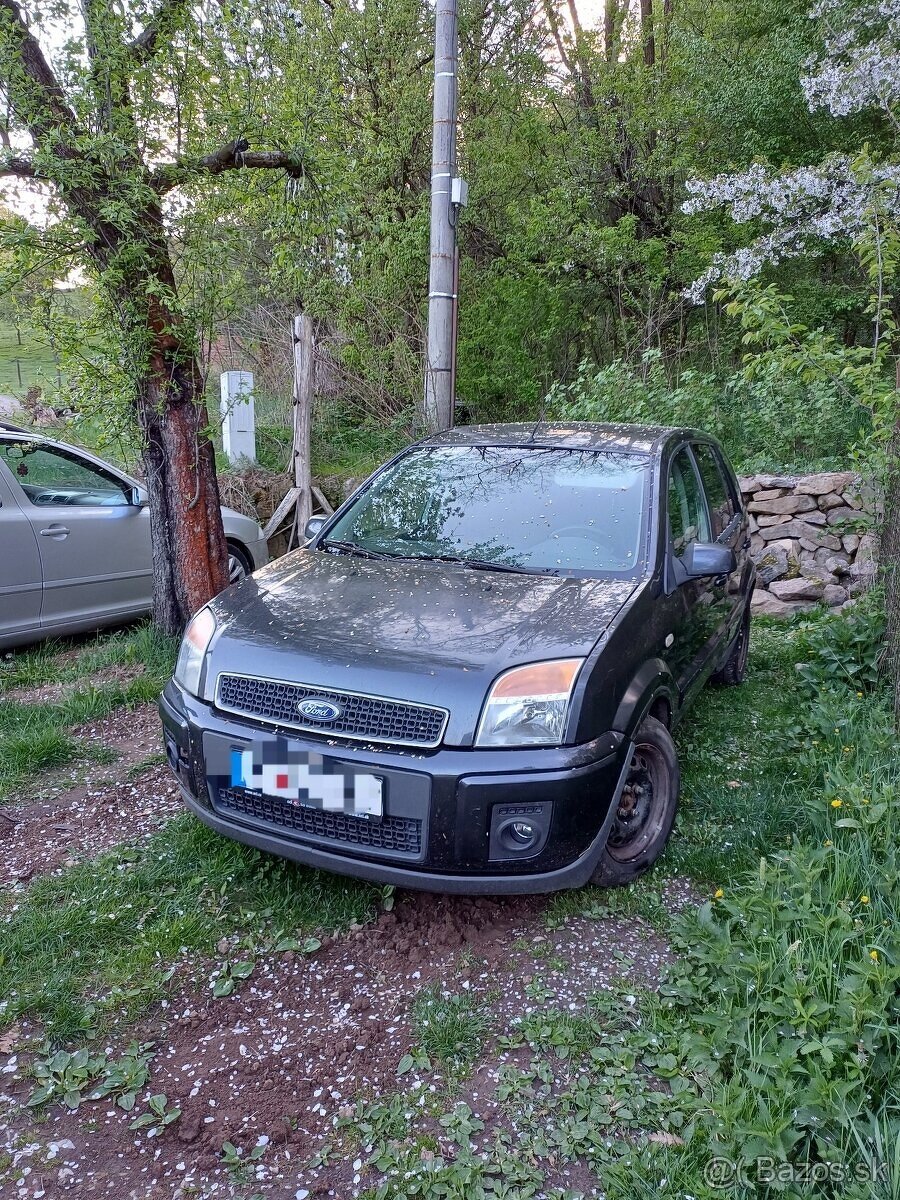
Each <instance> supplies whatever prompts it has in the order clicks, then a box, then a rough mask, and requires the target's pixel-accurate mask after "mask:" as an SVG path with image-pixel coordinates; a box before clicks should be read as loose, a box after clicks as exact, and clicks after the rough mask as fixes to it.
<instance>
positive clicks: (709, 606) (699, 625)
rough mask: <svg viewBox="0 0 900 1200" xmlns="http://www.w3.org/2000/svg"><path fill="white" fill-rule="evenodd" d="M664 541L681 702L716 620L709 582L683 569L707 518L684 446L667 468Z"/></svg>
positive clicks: (704, 533) (671, 654)
mask: <svg viewBox="0 0 900 1200" xmlns="http://www.w3.org/2000/svg"><path fill="white" fill-rule="evenodd" d="M666 497H667V502H666V508H667V521H668V538H669V554H668V558H669V561H668V563H667V577H668V581H667V597H666V603H665V609H666V615H667V617H668V620H669V624H670V626H671V628H670V629H669V632H668V635H667V636H668V638H669V639H671V641H670V642H668V643H667V648H666V652H665V658H666V661H667V662H668V663H669V665H670V666H671V668H672V673H673V674H674V675H675V678H676V680H677V682H678V690H679V692H680V693H681V696H682V699H685V698H686V697H687V696H688V694H689V693H690V692H691V691H693V689H694V687H695V686H699V684H700V683H701V682H702V679H703V677H702V674H701V672H702V669H703V666H704V664H705V662H706V659H707V654H708V650H707V646H708V643H709V640H710V638H711V637H712V636H713V627H714V624H715V620H716V613H715V600H716V597H715V584H714V582H713V580H712V579H709V578H703V579H690V578H688V577H687V575H686V572H685V569H684V567H683V565H682V560H683V558H684V555H685V552H686V551H687V549H688V547H689V546H690V545H691V543H693V542H708V541H709V540H710V525H709V513H708V512H707V508H706V500H705V498H704V495H703V491H702V489H701V487H700V479H699V477H698V475H697V472H696V470H695V468H694V462H693V459H692V458H691V454H690V451H689V450H688V448H687V447H686V446H683V447H682V448H681V449H680V450H679V451H678V453H677V454H676V455H675V457H674V458H673V459H672V462H671V463H670V465H669V478H668V486H667V492H666Z"/></svg>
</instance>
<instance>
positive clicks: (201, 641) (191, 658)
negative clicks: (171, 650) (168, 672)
mask: <svg viewBox="0 0 900 1200" xmlns="http://www.w3.org/2000/svg"><path fill="white" fill-rule="evenodd" d="M215 632H216V618H215V617H214V616H213V614H212V610H211V609H208V608H201V609H200V611H199V612H198V613H197V614H196V616H194V617H192V618H191V620H190V621H189V622H188V627H187V629H185V631H184V637H183V638H182V641H181V649H180V650H179V651H178V662H177V663H176V664H175V682H176V683H178V684H180V685H181V686H182V687H183V688H184V690H185V691H186V692H190V693H191V695H192V696H199V695H200V672H201V671H202V670H203V659H204V657H205V656H206V651H207V649H208V648H209V643H210V642H211V641H212V636H213V634H214V633H215Z"/></svg>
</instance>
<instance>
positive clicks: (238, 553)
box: [228, 542, 253, 583]
mask: <svg viewBox="0 0 900 1200" xmlns="http://www.w3.org/2000/svg"><path fill="white" fill-rule="evenodd" d="M252 574H253V563H251V561H250V556H249V555H248V554H247V551H246V550H245V549H244V548H243V546H239V545H238V544H237V542H229V543H228V582H229V583H239V582H240V580H242V579H246V578H247V576H248V575H252Z"/></svg>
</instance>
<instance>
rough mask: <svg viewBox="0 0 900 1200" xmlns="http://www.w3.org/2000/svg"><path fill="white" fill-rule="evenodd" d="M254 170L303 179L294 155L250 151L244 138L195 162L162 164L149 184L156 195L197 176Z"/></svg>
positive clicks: (287, 152)
mask: <svg viewBox="0 0 900 1200" xmlns="http://www.w3.org/2000/svg"><path fill="white" fill-rule="evenodd" d="M245 167H247V168H252V169H254V170H269V171H273V170H275V171H286V172H287V173H288V175H290V176H291V177H292V178H293V179H305V178H306V168H305V166H304V164H303V161H302V159H301V158H300V157H299V155H298V154H295V153H292V152H291V151H287V150H251V149H250V144H249V142H247V140H246V139H245V138H240V139H239V140H238V141H236V142H229V143H228V144H227V145H225V146H221V147H220V148H219V149H218V150H214V151H213V152H212V154H205V155H203V156H201V157H199V158H182V159H179V160H178V162H174V163H164V164H163V165H162V166H161V167H157V168H156V170H155V171H154V172H153V174H152V176H151V180H150V181H151V183H152V185H153V186H154V187H155V188H156V190H157V192H159V193H160V194H162V193H164V192H168V191H170V190H171V189H172V188H175V187H180V186H181V184H183V183H188V182H189V181H190V180H191V179H194V178H196V177H197V176H198V175H221V174H222V172H223V171H240V170H242V169H244V168H245Z"/></svg>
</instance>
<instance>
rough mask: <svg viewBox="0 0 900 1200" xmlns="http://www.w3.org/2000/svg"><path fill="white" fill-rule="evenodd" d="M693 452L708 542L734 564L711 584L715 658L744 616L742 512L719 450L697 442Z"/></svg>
mask: <svg viewBox="0 0 900 1200" xmlns="http://www.w3.org/2000/svg"><path fill="white" fill-rule="evenodd" d="M692 450H693V453H694V461H695V462H696V464H697V470H698V471H699V473H700V480H701V482H702V484H703V491H704V494H705V496H706V503H707V508H708V511H709V521H710V534H711V540H712V541H714V542H718V543H719V544H720V545H722V546H730V547H731V549H732V550H733V551H734V555H735V560H736V562H737V569H736V570H735V571H733V572H732V573H731V574H730V575H728V576H727V577H724V578H719V579H717V580H714V581H713V613H712V614H711V615H712V618H713V619H712V630H711V640H712V643H713V644H712V645H711V646H710V653H711V654H714V653H715V652H716V651H717V649H718V647H719V645H720V644H723V643H727V642H728V641H730V639H731V635H732V633H733V632H735V631H736V630H737V626H738V623H739V621H740V619H741V616H742V613H743V603H742V595H743V593H742V588H741V579H742V576H743V571H744V566H745V564H746V559H747V547H746V546H744V545H743V543H744V540H745V530H744V519H743V509H742V507H741V504H740V501H739V500H738V498H737V495H736V494H735V493H736V489H735V486H734V484H733V483H732V480H731V477H730V473H729V472H728V471H727V470H726V468H725V466H724V464H723V463H722V461H721V458H720V456H719V452H718V450H717V449H716V448H715V447H714V446H712V445H711V444H710V443H709V442H696V443H694V445H693V446H692Z"/></svg>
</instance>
